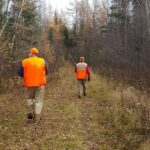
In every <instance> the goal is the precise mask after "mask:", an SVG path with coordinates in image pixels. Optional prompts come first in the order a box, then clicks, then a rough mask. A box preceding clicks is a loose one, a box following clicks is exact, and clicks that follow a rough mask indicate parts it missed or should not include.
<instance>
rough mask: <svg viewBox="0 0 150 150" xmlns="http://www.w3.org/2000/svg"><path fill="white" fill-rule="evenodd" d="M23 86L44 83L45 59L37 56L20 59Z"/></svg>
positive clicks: (34, 85)
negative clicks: (22, 70) (22, 71)
mask: <svg viewBox="0 0 150 150" xmlns="http://www.w3.org/2000/svg"><path fill="white" fill-rule="evenodd" d="M22 66H23V69H24V74H23V79H24V86H26V87H38V86H42V85H45V84H46V70H45V61H44V59H43V58H39V57H29V58H26V59H24V60H23V61H22Z"/></svg>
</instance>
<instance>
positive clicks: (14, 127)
mask: <svg viewBox="0 0 150 150" xmlns="http://www.w3.org/2000/svg"><path fill="white" fill-rule="evenodd" d="M50 2H52V1H50ZM0 20H1V21H0V149H7V148H8V149H22V150H25V149H43V150H45V149H51V150H54V149H57V150H61V149H64V150H65V149H69V150H77V149H78V150H103V149H104V150H116V149H117V150H149V149H150V139H149V137H150V126H149V124H150V98H149V86H150V77H149V76H150V61H149V57H150V51H149V47H150V2H149V0H72V1H70V3H69V6H68V7H67V8H65V9H63V10H58V9H54V8H53V7H52V5H51V3H50V4H46V2H44V1H43V0H0ZM34 47H36V48H37V49H38V50H39V57H42V58H44V62H46V65H47V66H48V75H47V86H46V87H45V98H44V107H43V112H42V121H41V122H40V123H39V124H34V123H31V124H29V123H27V122H26V119H27V112H28V111H27V106H26V103H25V99H26V97H27V93H26V90H25V89H24V88H23V86H22V79H21V78H20V77H19V76H18V74H17V71H18V66H19V65H20V63H21V60H22V59H24V58H26V57H28V55H29V54H28V50H29V49H31V48H34ZM81 56H84V57H85V62H87V63H88V64H89V65H90V71H91V80H89V81H90V82H89V83H88V88H87V89H88V92H87V95H86V94H85V95H86V96H84V97H82V98H81V99H79V98H78V97H77V95H76V93H77V92H76V90H77V89H76V88H77V87H76V82H75V76H74V65H75V64H76V63H77V62H78V61H79V58H80V57H81ZM44 65H45V63H44ZM38 68H39V67H38ZM23 71H24V70H22V72H23ZM30 72H32V73H33V72H34V71H32V70H31V71H30ZM33 74H34V73H33ZM32 81H33V80H32ZM14 135H15V136H14Z"/></svg>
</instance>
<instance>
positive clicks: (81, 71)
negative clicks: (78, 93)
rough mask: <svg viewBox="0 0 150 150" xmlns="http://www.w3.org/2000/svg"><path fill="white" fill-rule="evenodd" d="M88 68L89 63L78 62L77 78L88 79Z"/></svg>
mask: <svg viewBox="0 0 150 150" xmlns="http://www.w3.org/2000/svg"><path fill="white" fill-rule="evenodd" d="M86 68H87V64H86V63H84V62H82V63H81V62H80V63H78V64H76V69H77V71H76V78H77V79H86V78H87V76H88V74H87V71H86Z"/></svg>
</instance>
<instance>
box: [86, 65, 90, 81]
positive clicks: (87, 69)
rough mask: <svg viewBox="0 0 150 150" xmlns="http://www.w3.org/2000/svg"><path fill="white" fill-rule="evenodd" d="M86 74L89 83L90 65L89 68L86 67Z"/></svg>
mask: <svg viewBox="0 0 150 150" xmlns="http://www.w3.org/2000/svg"><path fill="white" fill-rule="evenodd" d="M86 73H87V75H88V81H90V67H89V65H87V67H86Z"/></svg>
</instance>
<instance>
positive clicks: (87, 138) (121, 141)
mask: <svg viewBox="0 0 150 150" xmlns="http://www.w3.org/2000/svg"><path fill="white" fill-rule="evenodd" d="M53 79H54V80H52V78H50V80H49V84H48V85H47V87H46V91H45V95H46V96H45V102H44V109H43V121H41V122H40V123H39V124H32V123H31V124H27V123H26V113H27V108H26V101H25V97H26V94H25V91H20V93H18V92H16V93H15V94H14V93H10V94H7V95H6V94H5V95H1V96H0V101H1V103H0V149H2V150H3V149H6V150H7V149H8V150H25V149H26V150H149V149H150V141H149V136H150V127H149V123H150V118H149V109H148V108H149V98H148V97H147V96H146V95H144V94H143V93H141V92H139V91H137V90H135V89H134V88H133V87H123V86H120V87H117V88H115V89H114V86H113V83H110V82H109V84H108V82H107V81H106V80H105V79H103V78H101V77H100V76H98V75H96V74H92V76H91V82H90V83H88V96H87V97H84V98H82V99H78V98H77V94H76V93H77V89H76V81H75V79H74V73H73V68H72V67H71V66H70V65H69V64H67V63H66V65H65V67H63V68H60V69H59V71H58V72H55V73H54V74H53Z"/></svg>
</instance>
